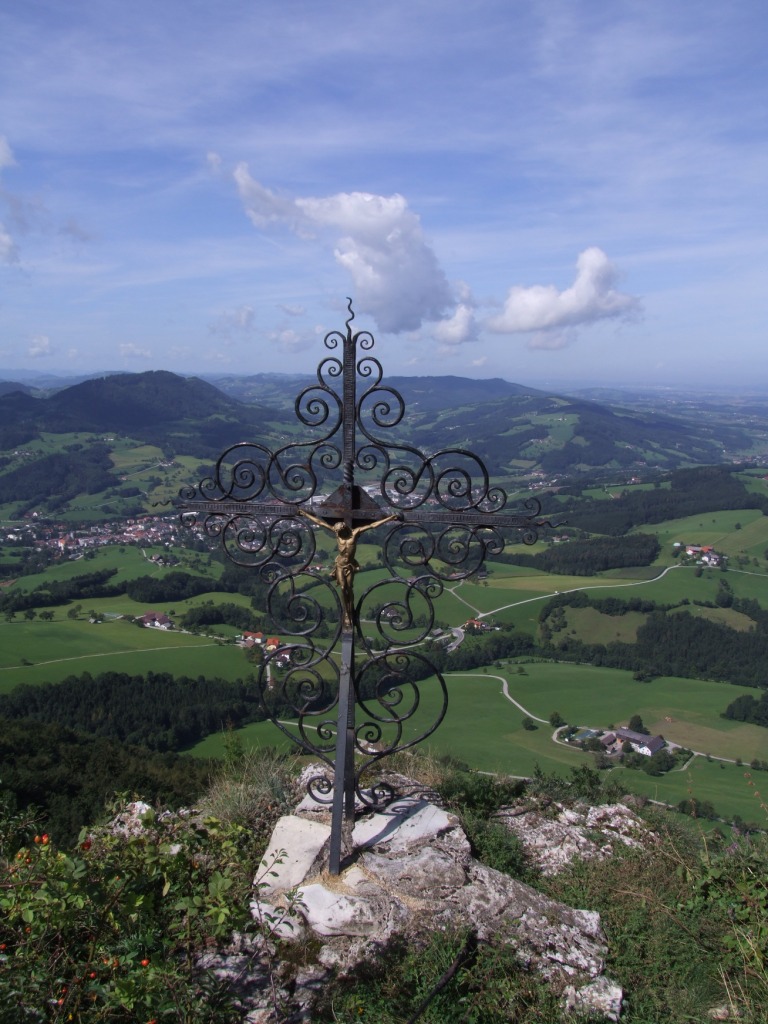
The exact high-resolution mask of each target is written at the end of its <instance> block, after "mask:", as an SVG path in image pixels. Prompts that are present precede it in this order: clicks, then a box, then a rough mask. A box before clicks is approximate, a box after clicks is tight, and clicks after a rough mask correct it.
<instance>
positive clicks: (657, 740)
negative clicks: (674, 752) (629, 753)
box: [600, 729, 667, 757]
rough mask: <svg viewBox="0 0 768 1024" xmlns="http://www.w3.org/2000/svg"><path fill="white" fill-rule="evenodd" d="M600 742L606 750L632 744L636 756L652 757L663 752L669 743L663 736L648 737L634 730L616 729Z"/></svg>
mask: <svg viewBox="0 0 768 1024" xmlns="http://www.w3.org/2000/svg"><path fill="white" fill-rule="evenodd" d="M600 742H601V743H602V744H603V746H604V747H605V748H606V750H608V749H611V750H616V749H617V748H618V747H620V746H621V745H622V744H623V743H625V742H628V743H631V744H632V750H633V751H634V752H635V753H636V754H644V755H645V756H646V757H651V756H652V755H653V754H655V753H656V752H657V751H658V750H663V749H664V747H666V745H667V743H666V740H665V739H664V737H663V736H646V735H645V733H642V732H634V730H632V729H614V731H613V732H607V733H606V734H605V736H601V737H600Z"/></svg>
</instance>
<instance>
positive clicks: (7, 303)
mask: <svg viewBox="0 0 768 1024" xmlns="http://www.w3.org/2000/svg"><path fill="white" fill-rule="evenodd" d="M767 59H768V16H766V10H765V6H764V4H763V3H762V0H732V2H729V3H723V2H722V0H697V2H695V3H694V2H692V0H674V2H670V0H611V2H610V3H607V2H605V0H538V2H530V0H526V2H521V0H465V2H464V3H462V4H450V3H448V2H447V0H439V2H438V0H386V2H383V3H382V2H378V3H375V4H374V3H370V2H367V0H357V2H355V3H352V2H341V0H323V2H320V0H258V2H253V0H250V2H242V0H221V2H219V3H216V4H214V3H212V2H211V0H205V2H203V0H151V2H150V0H133V2H132V3H130V4H126V3H125V2H124V0H121V2H116V0H69V2H68V3H66V4H62V3H61V2H60V0H54V2H47V0H25V2H24V3H18V2H16V0H0V367H2V368H3V370H4V371H7V370H12V369H14V368H19V369H21V368H26V369H31V370H37V371H40V372H46V373H47V372H59V373H82V372H92V371H97V370H105V369H110V370H115V369H123V370H131V371H139V370H146V369H171V370H176V371H178V372H182V373H187V374H191V373H197V374H205V375H208V374H218V373H222V374H224V373H242V374H251V373H257V372H260V371H291V372H294V371H295V372H298V371H305V370H306V371H312V370H313V369H314V367H315V365H316V363H317V361H318V359H319V358H320V357H321V356H322V352H323V350H322V347H321V340H322V337H323V335H324V334H325V333H326V332H327V331H329V330H332V329H334V328H340V327H342V326H343V322H344V319H345V296H347V295H350V296H352V298H353V301H354V304H355V309H356V311H357V314H358V318H357V321H356V322H357V324H358V325H359V326H360V327H366V328H369V329H371V330H372V331H373V332H374V334H375V336H376V340H377V346H376V354H377V355H378V356H379V358H380V359H381V361H382V363H383V365H384V369H385V372H386V373H388V374H392V373H410V374H431V373H448V374H458V375H466V376H472V377H493V376H500V377H504V378H506V379H507V380H511V381H517V382H519V383H523V384H531V385H534V386H541V385H543V384H551V385H553V386H558V387H561V388H564V387H566V386H567V385H569V384H571V385H573V386H577V385H580V384H583V383H588V382H605V383H619V384H643V385H666V384H672V385H675V386H681V385H684V384H685V385H688V384H691V385H702V386H719V385H749V386H756V387H757V386H759V387H763V386H764V385H765V384H766V383H767V380H768V375H767V374H766V370H767V369H768V359H766V355H765V340H766V326H767V325H768V232H767V231H766V227H767V226H768V224H767V223H766V222H767V221H768V216H767V213H768V203H767V202H766V195H767V194H768V159H767V156H768V132H767V131H766V119H767V117H768V102H767V101H768V97H767V96H766V92H767V90H766V82H767V80H768V71H767V69H766V60H767Z"/></svg>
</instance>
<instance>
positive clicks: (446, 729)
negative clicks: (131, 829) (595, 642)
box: [188, 663, 768, 820]
mask: <svg viewBox="0 0 768 1024" xmlns="http://www.w3.org/2000/svg"><path fill="white" fill-rule="evenodd" d="M522 668H523V669H524V671H525V673H526V674H525V675H518V674H517V672H518V666H515V665H508V666H506V667H505V668H503V669H501V670H495V669H488V670H487V671H482V670H480V671H477V672H471V673H456V674H454V673H450V674H448V675H447V677H446V681H447V685H448V691H449V704H448V711H447V713H446V717H445V719H444V721H443V723H442V724H441V725H440V727H439V729H438V730H437V731H436V732H435V733H434V734H433V735H432V736H431V737H430V738H429V739H428V741H426V743H427V745H428V746H429V748H430V749H431V750H433V751H434V752H435V753H437V754H450V755H451V756H453V757H456V758H458V759H459V760H462V761H465V762H466V763H467V764H469V765H470V766H471V767H472V768H474V769H477V770H479V771H488V772H494V773H499V774H509V775H523V776H527V775H530V774H531V773H532V772H533V770H534V768H535V767H536V765H537V764H538V765H539V766H540V767H541V768H542V769H543V770H544V771H546V772H556V773H558V774H563V775H567V774H568V770H569V769H570V768H572V767H577V766H579V765H582V764H589V765H591V764H592V757H591V755H589V754H586V753H584V752H582V751H580V750H576V749H572V748H570V747H568V746H567V745H565V744H561V743H554V742H553V741H552V732H553V730H552V728H551V727H550V726H549V724H548V723H547V722H546V721H545V722H544V723H538V724H539V727H538V728H537V729H535V730H531V731H528V730H526V729H524V728H523V726H522V719H523V717H524V714H525V712H524V711H521V710H520V708H518V707H516V706H515V705H514V704H512V703H511V702H510V701H509V700H507V699H506V697H505V696H504V695H503V693H502V679H506V680H507V681H508V686H509V692H510V695H511V696H512V697H513V698H514V699H515V700H517V701H518V702H519V703H520V704H522V705H523V707H524V708H525V709H526V711H527V712H528V713H530V714H531V715H532V716H534V717H536V718H543V719H545V720H546V719H547V718H548V717H549V715H550V714H551V713H552V712H553V711H559V712H560V713H561V714H562V715H563V717H565V718H566V719H567V720H568V721H569V722H572V723H573V724H581V725H590V726H599V727H603V728H606V727H607V726H609V725H611V724H614V725H619V724H621V723H624V724H626V722H627V721H628V720H629V718H630V717H631V715H633V714H640V715H641V717H642V718H643V721H644V723H645V724H646V727H647V728H648V729H650V731H651V732H652V733H656V732H660V733H662V734H663V735H664V736H665V737H666V738H667V739H669V740H671V741H673V742H677V743H680V744H681V745H684V746H689V745H690V746H693V747H694V748H695V749H702V750H703V751H704V752H706V753H710V754H712V756H713V757H724V758H733V759H735V758H738V757H740V758H742V759H743V760H744V761H745V763H746V764H748V763H749V761H750V760H751V759H752V758H754V757H757V758H759V759H767V758H768V733H766V730H765V729H761V728H760V727H759V726H754V725H747V724H744V723H741V722H732V721H728V720H726V719H721V718H719V714H720V712H721V711H722V710H723V708H724V707H725V705H726V704H727V703H728V702H729V701H731V700H733V699H734V698H735V697H736V696H738V695H739V694H741V693H745V692H746V693H751V692H754V691H750V690H749V689H748V688H746V687H736V686H730V685H728V684H724V683H705V682H701V681H699V680H692V679H677V678H672V677H665V678H663V679H659V680H656V681H655V683H651V684H647V683H637V682H634V681H633V680H632V677H631V674H630V673H628V672H622V671H619V670H613V669H595V668H591V667H588V666H583V665H562V664H554V663H533V664H529V663H526V664H525V665H523V666H522ZM435 689H436V688H435V686H434V685H432V686H430V684H429V682H427V685H426V686H425V687H424V689H423V691H422V707H423V708H424V712H425V714H424V721H425V722H426V721H428V720H431V719H430V717H429V716H430V714H431V713H433V712H434V710H435V708H436V707H437V701H436V693H435ZM668 718H671V719H672V721H667V719H668ZM358 720H359V721H361V719H358ZM417 734H418V730H417V728H415V727H411V726H410V723H408V724H407V725H406V737H411V736H415V735H417ZM239 735H240V737H241V739H242V741H243V743H244V744H245V745H246V746H262V745H266V746H277V747H279V748H280V749H289V748H290V746H291V745H290V743H289V741H288V740H286V739H285V738H284V737H283V735H282V733H281V732H280V731H279V730H278V729H276V728H275V726H273V725H272V724H271V723H269V722H260V723H258V724H255V725H249V726H246V727H245V728H244V729H241V730H239ZM700 741H704V742H705V746H704V747H703V748H702V747H698V746H697V743H698V742H700ZM188 752H189V753H191V754H195V755H198V756H201V757H221V756H222V755H223V753H224V743H223V737H222V736H209V737H207V738H206V739H205V740H203V741H202V742H201V743H199V744H198V745H197V746H195V747H194V748H192V749H191V750H190V751H188ZM720 763H722V762H719V761H713V762H711V763H710V762H708V761H707V760H706V758H705V757H697V758H695V759H694V761H693V763H692V764H691V766H690V767H689V768H688V769H686V771H685V772H672V773H670V774H669V775H667V776H659V777H658V778H656V777H651V776H648V775H646V774H645V773H644V772H640V771H630V770H628V769H623V768H615V769H612V771H616V772H621V773H622V775H621V777H622V778H625V779H626V783H627V786H628V788H630V789H631V790H632V791H634V792H638V793H642V794H645V795H648V796H651V797H653V798H654V799H659V800H662V801H665V802H669V803H678V802H679V801H680V800H682V799H686V798H688V797H689V795H690V792H693V793H694V795H695V796H696V798H697V799H699V800H709V801H710V802H711V803H713V804H714V806H715V807H716V808H717V810H718V811H720V813H722V814H731V815H732V814H740V815H741V816H742V817H743V818H745V819H749V820H754V818H755V811H754V806H753V805H754V804H756V803H757V801H756V800H755V799H754V797H752V795H751V793H752V790H751V788H750V787H748V786H747V785H746V781H745V779H744V772H745V771H748V768H744V767H738V766H737V765H735V764H728V763H726V764H725V767H724V768H720V767H719V765H720ZM760 774H761V773H755V781H756V784H757V785H758V786H759V782H760ZM654 787H656V788H654ZM764 788H765V790H766V792H768V776H766V786H765V787H764ZM689 791H690V792H689ZM656 792H658V796H654V794H655V793H656Z"/></svg>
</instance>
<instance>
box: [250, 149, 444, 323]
mask: <svg viewBox="0 0 768 1024" xmlns="http://www.w3.org/2000/svg"><path fill="white" fill-rule="evenodd" d="M235 181H236V183H237V187H238V190H239V192H240V197H241V199H242V201H243V204H244V206H245V210H246V213H247V214H248V216H249V217H250V219H251V221H252V223H253V224H254V225H255V226H256V227H257V228H259V229H260V230H267V229H268V228H270V227H273V226H276V225H282V226H284V227H287V228H289V229H290V230H291V231H293V232H294V233H295V234H296V235H298V236H299V237H300V238H306V239H309V238H313V237H317V236H318V235H320V234H322V233H324V232H328V231H331V232H335V233H337V238H336V241H335V244H334V256H335V258H336V261H337V263H338V264H339V265H340V266H342V267H344V269H345V270H346V271H347V272H348V273H349V275H350V276H351V278H352V281H353V284H354V295H355V305H356V307H357V308H358V309H359V310H360V311H361V312H365V313H368V314H370V315H371V316H373V317H374V319H375V320H376V322H377V323H378V325H379V327H380V328H381V329H382V330H384V331H391V332H393V333H398V332H401V331H413V330H417V329H418V328H419V327H421V326H422V324H424V323H425V322H428V321H441V320H443V319H444V318H445V317H446V315H447V316H448V317H451V316H453V315H454V314H453V313H452V312H451V309H452V307H453V306H454V304H455V303H454V299H453V296H452V294H451V288H450V286H449V284H448V281H447V279H446V277H445V274H444V273H443V271H442V269H441V267H440V265H439V263H438V260H437V257H436V256H435V254H434V252H433V251H432V249H431V248H430V246H429V245H428V244H427V241H426V239H425V237H424V233H423V231H422V227H421V221H420V220H419V218H418V216H417V215H416V214H415V213H414V212H413V211H412V210H410V209H409V207H408V203H407V201H406V200H405V199H404V198H403V196H401V195H398V194H395V195H392V196H378V195H372V194H371V193H369V192H339V193H337V194H336V195H332V196H326V197H322V198H316V197H295V198H294V197H290V196H285V195H278V194H277V193H276V192H272V191H270V189H268V188H265V186H263V185H262V184H260V183H259V182H258V181H256V180H255V179H254V178H253V177H252V176H251V174H250V172H249V171H248V167H247V165H246V164H240V165H239V166H238V167H237V168H236V170H235Z"/></svg>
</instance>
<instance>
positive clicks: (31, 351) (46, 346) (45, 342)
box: [27, 334, 56, 359]
mask: <svg viewBox="0 0 768 1024" xmlns="http://www.w3.org/2000/svg"><path fill="white" fill-rule="evenodd" d="M55 351H56V350H55V348H54V347H53V345H51V339H50V338H49V337H48V336H47V335H45V334H35V335H34V337H33V338H32V340H31V342H30V343H29V348H28V349H27V355H28V356H29V357H30V359H45V358H46V357H47V356H52V355H53V354H54V353H55Z"/></svg>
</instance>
